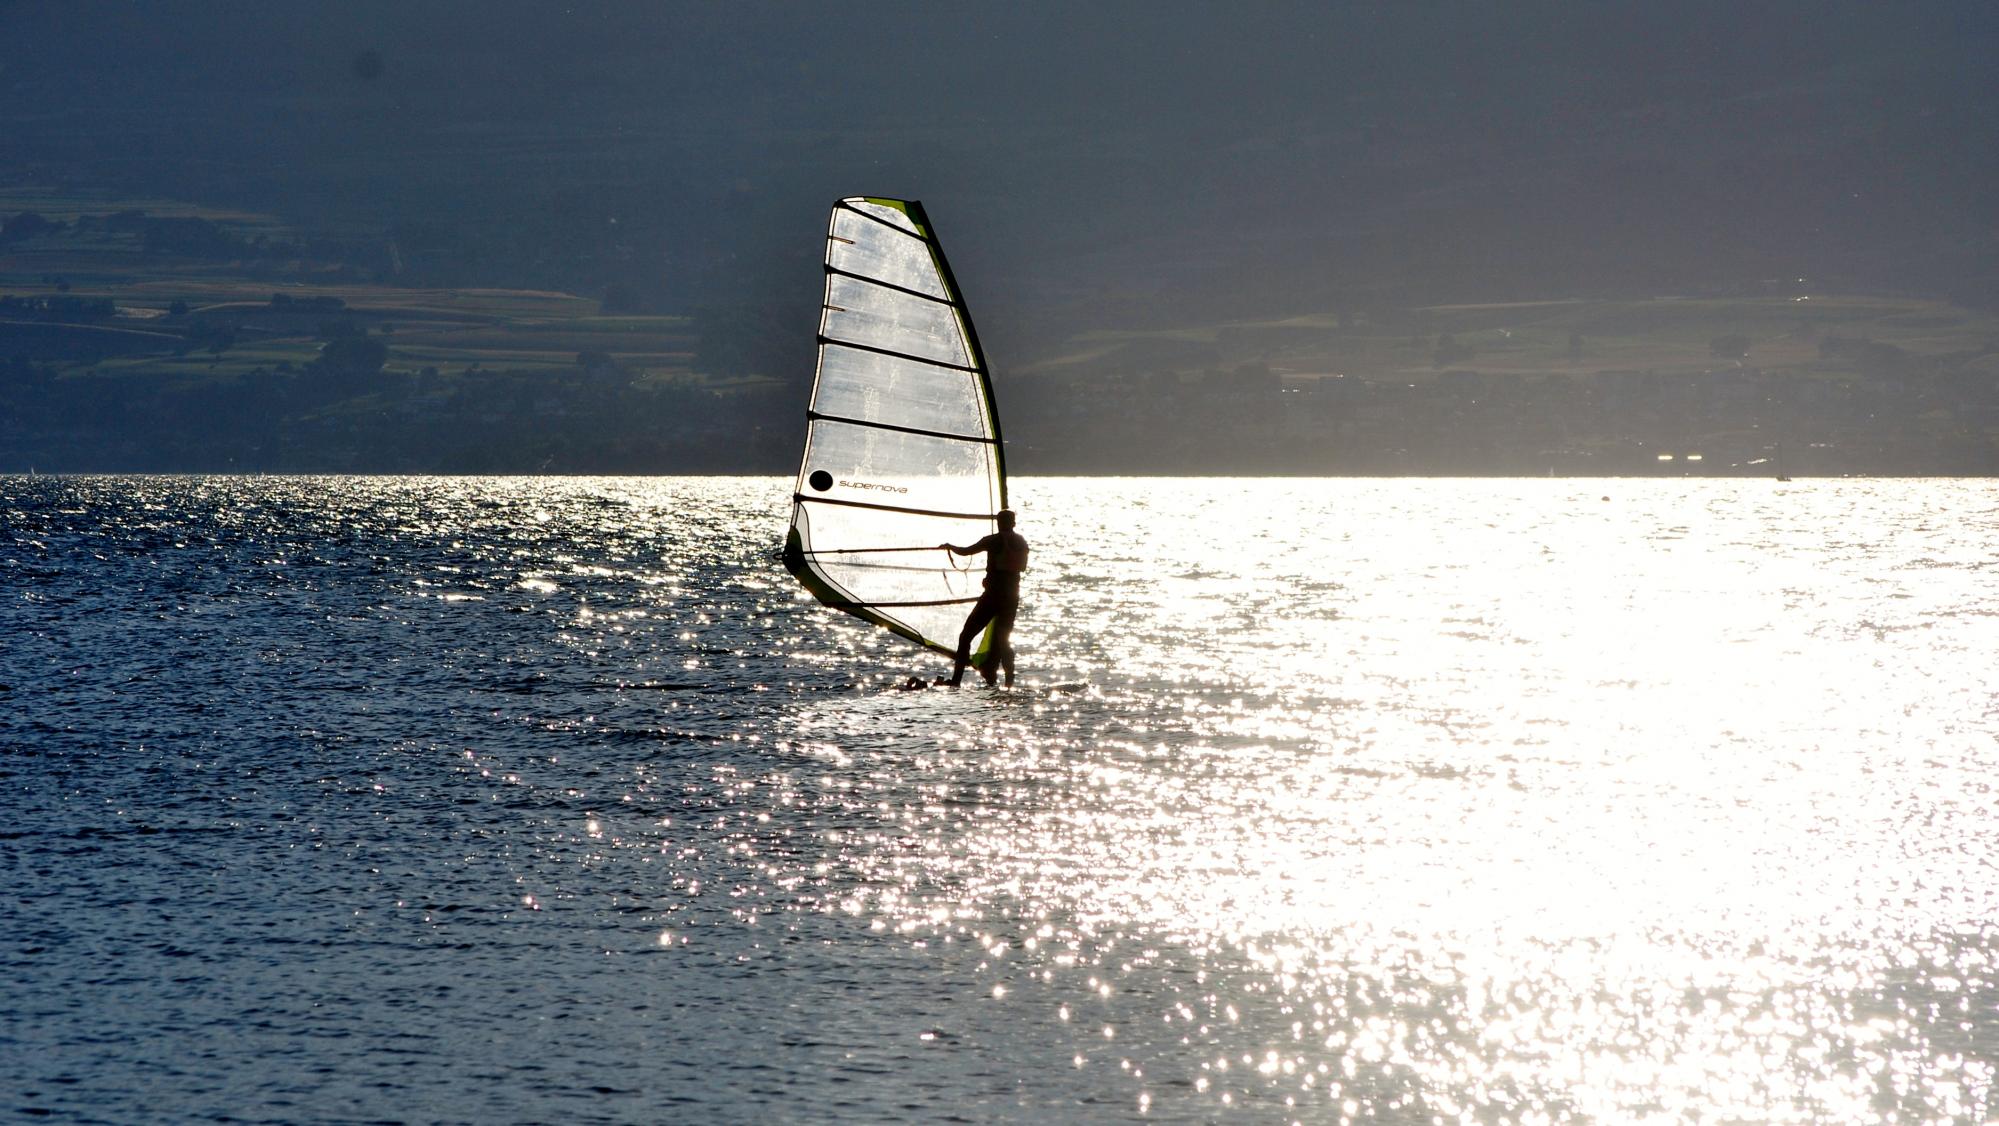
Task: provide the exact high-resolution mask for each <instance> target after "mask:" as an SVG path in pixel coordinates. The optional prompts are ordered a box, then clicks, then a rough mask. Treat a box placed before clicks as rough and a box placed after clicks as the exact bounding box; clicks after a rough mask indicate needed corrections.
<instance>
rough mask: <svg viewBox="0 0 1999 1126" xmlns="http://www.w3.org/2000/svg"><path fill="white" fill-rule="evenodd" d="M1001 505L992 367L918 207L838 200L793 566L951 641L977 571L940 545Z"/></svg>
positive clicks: (861, 613) (918, 634) (789, 553)
mask: <svg viewBox="0 0 1999 1126" xmlns="http://www.w3.org/2000/svg"><path fill="white" fill-rule="evenodd" d="M1005 507H1006V459H1005V454H1004V450H1003V449H1002V447H1001V444H1000V432H999V414H998V411H997V410H996V409H995V407H994V405H993V389H992V380H991V377H990V375H989V373H988V372H987V370H986V361H985V357H984V355H983V354H982V353H981V352H980V351H979V342H978V335H977V333H975V332H974V331H973V329H972V318H971V314H970V313H969V312H968V311H967V310H966V308H965V301H964V298H963V296H962V295H961V294H960V293H959V292H958V287H957V284H956V283H955V282H954V281H953V280H952V277H951V269H950V267H949V266H948V265H947V264H946V263H945V260H944V252H943V250H942V249H941V248H940V247H939V245H938V243H937V236H936V234H935V232H934V231H932V229H931V226H930V220H929V218H928V217H927V216H926V215H925V214H924V211H923V205H922V204H920V203H917V202H916V201H914V200H898V199H883V198H878V197H872V196H866V197H864V196H855V197H852V198H849V199H843V200H841V201H839V202H838V203H836V204H834V205H833V215H832V220H831V223H830V225H829V227H828V230H827V234H826V299H825V304H824V308H823V309H822V310H821V312H820V320H819V367H818V373H817V375H816V377H815V378H814V380H813V386H812V404H811V407H810V409H809V410H808V411H807V412H806V432H805V456H804V459H803V462H802V464H801V465H800V466H799V470H798V481H797V483H796V485H794V487H793V489H792V506H791V528H790V531H789V532H788V533H787V535H786V536H785V546H784V563H785V567H786V569H788V570H789V571H790V572H791V573H792V574H793V575H794V576H796V577H797V579H798V581H799V582H801V583H803V584H804V586H805V589H807V590H809V591H811V592H812V594H813V596H814V597H816V598H818V599H819V601H820V602H822V603H824V604H825V605H827V606H831V607H833V608H835V609H838V610H844V611H846V612H847V613H849V614H852V615H854V616H855V617H858V618H861V619H863V620H865V621H869V622H873V623H875V624H876V625H879V626H882V627H884V628H887V629H889V630H892V631H894V632H895V633H896V634H897V635H899V636H901V637H905V638H908V639H909V640H911V641H913V642H916V643H917V644H919V645H922V646H924V647H925V648H928V649H931V650H934V651H936V652H938V653H943V654H949V653H951V652H952V651H953V650H954V649H955V648H956V645H957V638H958V630H959V627H960V626H962V625H963V624H964V621H965V615H966V612H967V610H968V608H969V607H970V606H971V604H972V603H974V602H976V601H977V600H978V595H979V585H980V578H981V575H980V574H979V573H977V572H974V571H972V570H969V569H963V568H961V566H960V565H959V564H958V563H957V562H956V561H955V560H954V558H953V557H952V556H951V555H950V553H949V552H946V551H943V550H941V549H939V548H938V546H937V545H938V544H941V543H972V542H974V541H977V540H979V539H980V538H982V537H984V536H985V535H987V534H988V533H990V532H992V531H993V530H994V529H995V528H996V526H997V524H996V521H995V517H996V516H997V514H998V512H999V510H1000V509H1002V508H1005ZM989 636H990V631H988V636H987V637H982V638H980V639H979V642H978V644H977V646H976V649H975V654H974V662H975V663H980V664H982V663H983V660H984V656H985V653H986V651H987V648H988V640H989Z"/></svg>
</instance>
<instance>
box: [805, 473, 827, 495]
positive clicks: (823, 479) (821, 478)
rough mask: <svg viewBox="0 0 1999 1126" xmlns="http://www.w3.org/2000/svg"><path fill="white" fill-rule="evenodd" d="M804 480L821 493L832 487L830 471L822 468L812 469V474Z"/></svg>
mask: <svg viewBox="0 0 1999 1126" xmlns="http://www.w3.org/2000/svg"><path fill="white" fill-rule="evenodd" d="M805 481H806V483H807V484H809V485H811V486H812V487H813V488H815V489H817V490H819V491H820V492H822V493H823V492H825V491H826V490H827V489H830V488H832V487H833V475H832V474H831V473H828V472H826V471H825V470H824V469H815V470H813V471H812V476H810V477H807V478H806V479H805Z"/></svg>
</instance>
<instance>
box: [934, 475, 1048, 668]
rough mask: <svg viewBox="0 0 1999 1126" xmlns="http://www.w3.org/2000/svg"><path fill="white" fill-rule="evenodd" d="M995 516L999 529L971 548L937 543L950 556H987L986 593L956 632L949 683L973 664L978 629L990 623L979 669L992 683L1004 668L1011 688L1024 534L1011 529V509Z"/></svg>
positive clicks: (1023, 567) (1024, 560)
mask: <svg viewBox="0 0 1999 1126" xmlns="http://www.w3.org/2000/svg"><path fill="white" fill-rule="evenodd" d="M996 519H997V520H998V521H999V531H997V532H994V533H993V534H992V535H989V536H987V537H986V538H984V539H982V540H980V541H979V542H977V543H975V544H973V545H972V546H970V547H958V546H956V545H955V544H948V543H946V544H939V545H938V546H939V547H941V548H943V549H944V550H945V551H948V552H950V553H951V554H953V555H978V554H980V553H982V552H983V553H984V554H985V557H986V586H985V592H984V593H982V594H980V595H979V601H978V602H977V604H975V605H974V606H973V607H972V612H971V613H970V614H968V615H966V617H965V628H964V629H963V630H961V631H960V632H959V633H958V652H957V654H956V656H955V658H954V661H955V663H954V664H953V665H952V668H951V679H950V680H949V681H947V682H946V683H948V684H952V685H956V684H957V683H958V682H959V681H960V680H962V679H963V678H964V676H965V666H966V665H969V664H971V663H972V642H973V641H974V640H976V639H977V638H978V636H979V631H980V630H983V629H985V628H986V627H987V626H988V625H990V626H992V627H993V635H992V643H991V645H989V646H988V647H987V653H986V663H985V667H983V668H981V669H980V670H979V675H981V676H983V677H985V678H986V683H987V684H991V683H993V682H994V681H995V680H997V679H998V678H999V674H1000V672H1001V671H1002V670H1004V671H1005V672H1006V685H1007V687H1008V688H1011V687H1013V617H1014V614H1015V612H1017V611H1018V610H1019V609H1020V573H1021V572H1022V571H1025V570H1027V537H1025V536H1023V535H1021V534H1020V533H1019V532H1016V531H1014V530H1013V524H1014V515H1013V510H1012V509H1005V508H1003V509H1001V510H1000V511H999V515H998V516H997V517H996Z"/></svg>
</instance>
